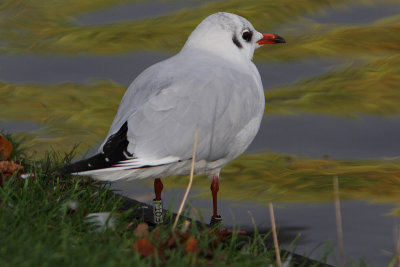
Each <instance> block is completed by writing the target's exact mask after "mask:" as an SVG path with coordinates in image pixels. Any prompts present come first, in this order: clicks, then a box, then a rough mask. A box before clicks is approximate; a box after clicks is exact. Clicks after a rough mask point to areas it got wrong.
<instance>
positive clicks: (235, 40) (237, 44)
mask: <svg viewBox="0 0 400 267" xmlns="http://www.w3.org/2000/svg"><path fill="white" fill-rule="evenodd" d="M232 41H233V43H234V44H235V45H236V46H237V47H238V48H242V47H243V46H242V44H241V43H240V42H239V40H238V39H237V38H236V36H235V35H234V36H233V37H232Z"/></svg>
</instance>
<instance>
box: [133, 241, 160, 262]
mask: <svg viewBox="0 0 400 267" xmlns="http://www.w3.org/2000/svg"><path fill="white" fill-rule="evenodd" d="M133 250H134V251H136V252H138V253H139V254H140V255H142V256H144V257H149V256H154V255H155V254H156V253H158V250H157V247H156V245H154V243H153V242H151V241H149V240H147V239H145V238H140V239H138V240H136V242H135V244H134V246H133Z"/></svg>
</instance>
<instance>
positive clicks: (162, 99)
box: [116, 58, 264, 167]
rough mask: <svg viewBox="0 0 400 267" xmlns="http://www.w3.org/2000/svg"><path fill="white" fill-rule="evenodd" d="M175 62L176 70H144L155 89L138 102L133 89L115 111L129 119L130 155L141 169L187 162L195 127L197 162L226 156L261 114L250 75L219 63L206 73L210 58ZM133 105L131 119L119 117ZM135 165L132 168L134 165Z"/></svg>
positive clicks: (260, 102)
mask: <svg viewBox="0 0 400 267" xmlns="http://www.w3.org/2000/svg"><path fill="white" fill-rule="evenodd" d="M175 60H176V62H175V64H173V65H174V66H176V68H179V69H174V70H171V69H168V67H165V66H167V64H165V66H163V64H161V66H158V67H157V68H155V69H151V68H150V69H148V70H149V73H148V74H147V75H150V76H151V77H152V79H153V81H150V83H153V85H152V86H154V84H155V83H156V88H157V89H156V90H154V87H152V89H151V90H152V92H151V93H149V92H146V93H147V100H145V101H143V102H140V100H141V99H140V98H139V97H138V96H139V95H140V93H141V92H140V90H137V91H135V92H133V93H130V95H129V93H128V94H127V95H126V96H124V100H123V102H122V103H121V105H124V106H122V107H121V108H120V111H119V112H118V114H120V112H121V115H120V117H119V118H118V120H120V121H119V122H118V123H120V124H123V123H124V120H125V119H126V120H127V121H128V133H127V139H128V141H129V145H128V151H129V152H130V153H132V154H134V155H135V157H136V158H137V159H139V160H140V159H141V160H142V161H140V162H141V164H139V165H143V166H144V165H146V164H148V165H152V164H149V163H151V162H157V161H160V162H164V161H165V159H167V160H166V161H167V162H169V161H170V160H173V161H174V160H175V161H178V160H186V159H190V157H191V154H192V146H193V140H194V133H195V129H196V126H198V127H199V138H198V146H197V153H196V159H198V160H201V159H205V160H207V161H213V160H217V159H220V158H223V157H226V156H227V154H229V151H230V149H231V148H230V144H232V143H233V142H235V138H236V136H237V135H238V133H239V132H240V131H241V130H242V129H243V127H245V126H246V125H247V124H248V123H249V121H251V120H252V119H253V118H254V117H256V116H259V117H260V113H261V114H262V112H263V110H264V98H263V94H262V91H261V89H260V83H259V81H258V80H257V78H255V77H253V76H251V75H250V74H246V73H244V72H241V71H238V70H236V69H234V68H232V67H231V66H229V65H227V64H226V65H221V64H220V63H219V62H218V61H216V62H215V65H214V66H213V68H212V69H210V68H209V66H210V64H211V65H212V64H213V62H212V61H213V59H212V58H207V59H206V58H202V59H199V60H193V61H192V62H187V61H182V62H179V58H178V59H175ZM210 61H211V62H210ZM202 63H204V64H202ZM194 70H195V71H194ZM176 73H179V77H177V76H176ZM139 78H140V77H138V79H139ZM137 84H138V83H137ZM137 84H136V85H137ZM149 90H150V89H149ZM260 91H261V92H260ZM135 93H136V94H135ZM143 94H144V93H143ZM144 95H145V94H144ZM128 96H129V97H133V98H132V99H129V98H128ZM142 99H145V98H144V97H142ZM135 101H136V102H138V101H139V102H140V103H135ZM135 104H136V106H135V109H134V111H133V112H132V113H130V114H129V113H128V115H129V116H127V115H126V113H124V114H122V111H123V110H129V108H132V107H131V106H129V105H135ZM126 116H127V118H126ZM117 117H118V115H117ZM116 120H117V118H116ZM116 128H117V127H116ZM135 161H136V163H135V164H134V165H132V167H133V166H135V167H136V166H138V164H137V160H135Z"/></svg>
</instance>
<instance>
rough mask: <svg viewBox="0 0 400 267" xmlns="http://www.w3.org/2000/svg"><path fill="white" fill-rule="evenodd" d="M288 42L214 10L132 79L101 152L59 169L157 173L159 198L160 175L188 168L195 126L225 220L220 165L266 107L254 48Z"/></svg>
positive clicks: (199, 168)
mask: <svg viewBox="0 0 400 267" xmlns="http://www.w3.org/2000/svg"><path fill="white" fill-rule="evenodd" d="M284 42H285V40H284V39H283V38H282V37H280V36H278V35H276V34H265V33H264V34H262V33H259V32H258V31H256V30H255V29H254V27H253V26H252V25H251V23H250V22H249V21H247V20H246V19H244V18H243V17H240V16H237V15H235V14H230V13H224V12H219V13H215V14H212V15H210V16H209V17H207V18H206V19H204V20H203V21H202V22H201V23H200V24H199V25H198V26H197V27H196V29H195V30H194V31H193V32H192V33H191V34H190V36H189V38H188V40H187V41H186V43H185V45H184V46H183V48H182V50H181V51H180V52H179V53H178V54H176V55H175V56H173V57H171V58H169V59H167V60H164V61H161V62H159V63H157V64H154V65H153V66H151V67H149V68H147V69H146V70H144V71H143V72H142V73H141V74H140V75H139V76H138V77H137V78H136V79H135V80H134V81H133V82H132V84H131V85H130V86H129V88H128V90H127V91H126V93H125V95H124V97H123V99H122V101H121V104H120V106H119V109H118V113H117V115H116V117H115V119H114V121H113V123H112V125H111V127H110V130H109V132H108V135H107V137H106V139H105V141H104V143H103V144H102V145H101V146H100V148H99V153H98V154H96V155H95V156H93V157H91V158H88V159H85V160H81V161H79V162H76V163H73V164H71V165H68V166H65V167H63V168H62V169H60V173H73V174H79V175H90V176H92V177H93V178H95V179H98V180H103V181H116V180H119V179H144V178H150V177H151V178H155V181H154V188H155V193H156V200H161V191H162V187H163V186H162V182H161V180H160V178H161V177H167V176H173V175H187V174H189V172H190V162H191V157H192V147H193V142H194V135H195V131H196V128H197V129H198V144H197V151H196V163H195V173H196V174H206V175H207V176H209V177H210V179H212V183H211V191H212V196H213V216H212V220H213V219H214V220H219V218H221V217H220V216H219V215H218V212H217V192H218V190H219V186H218V179H219V173H220V170H221V168H222V167H224V166H225V165H226V164H227V163H228V162H230V161H231V160H233V159H235V158H236V157H238V156H239V155H240V154H242V153H243V152H244V151H245V149H246V148H247V147H248V146H249V145H250V143H251V141H252V140H253V138H254V137H255V135H256V133H257V131H258V129H259V126H260V123H261V119H262V116H263V113H264V105H265V99H264V91H263V86H262V82H261V78H260V74H259V72H258V70H257V68H256V66H255V65H254V63H253V62H252V61H251V60H252V58H253V53H254V50H255V49H257V48H258V47H260V46H262V45H264V44H276V43H284Z"/></svg>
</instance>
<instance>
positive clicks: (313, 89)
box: [266, 55, 400, 117]
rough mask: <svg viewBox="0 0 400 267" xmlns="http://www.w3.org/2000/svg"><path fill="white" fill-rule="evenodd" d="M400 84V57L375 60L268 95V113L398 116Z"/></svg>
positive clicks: (277, 90) (341, 68)
mask: <svg viewBox="0 0 400 267" xmlns="http://www.w3.org/2000/svg"><path fill="white" fill-rule="evenodd" d="M399 84H400V56H399V55H391V56H382V57H374V58H372V59H371V60H367V61H364V62H362V63H357V64H352V65H350V66H346V67H340V68H338V69H336V70H335V71H333V72H331V73H328V74H324V75H320V76H316V77H312V78H309V79H304V80H301V81H298V82H296V83H293V84H290V85H287V86H283V87H278V88H275V89H273V90H270V91H267V92H266V99H267V108H266V112H267V113H268V112H271V113H286V114H291V113H295V112H299V111H300V112H309V113H319V114H329V115H340V116H347V117H356V116H357V115H359V114H370V115H381V116H398V115H400V105H399V104H398V103H400V93H399V90H400V88H399Z"/></svg>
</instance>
